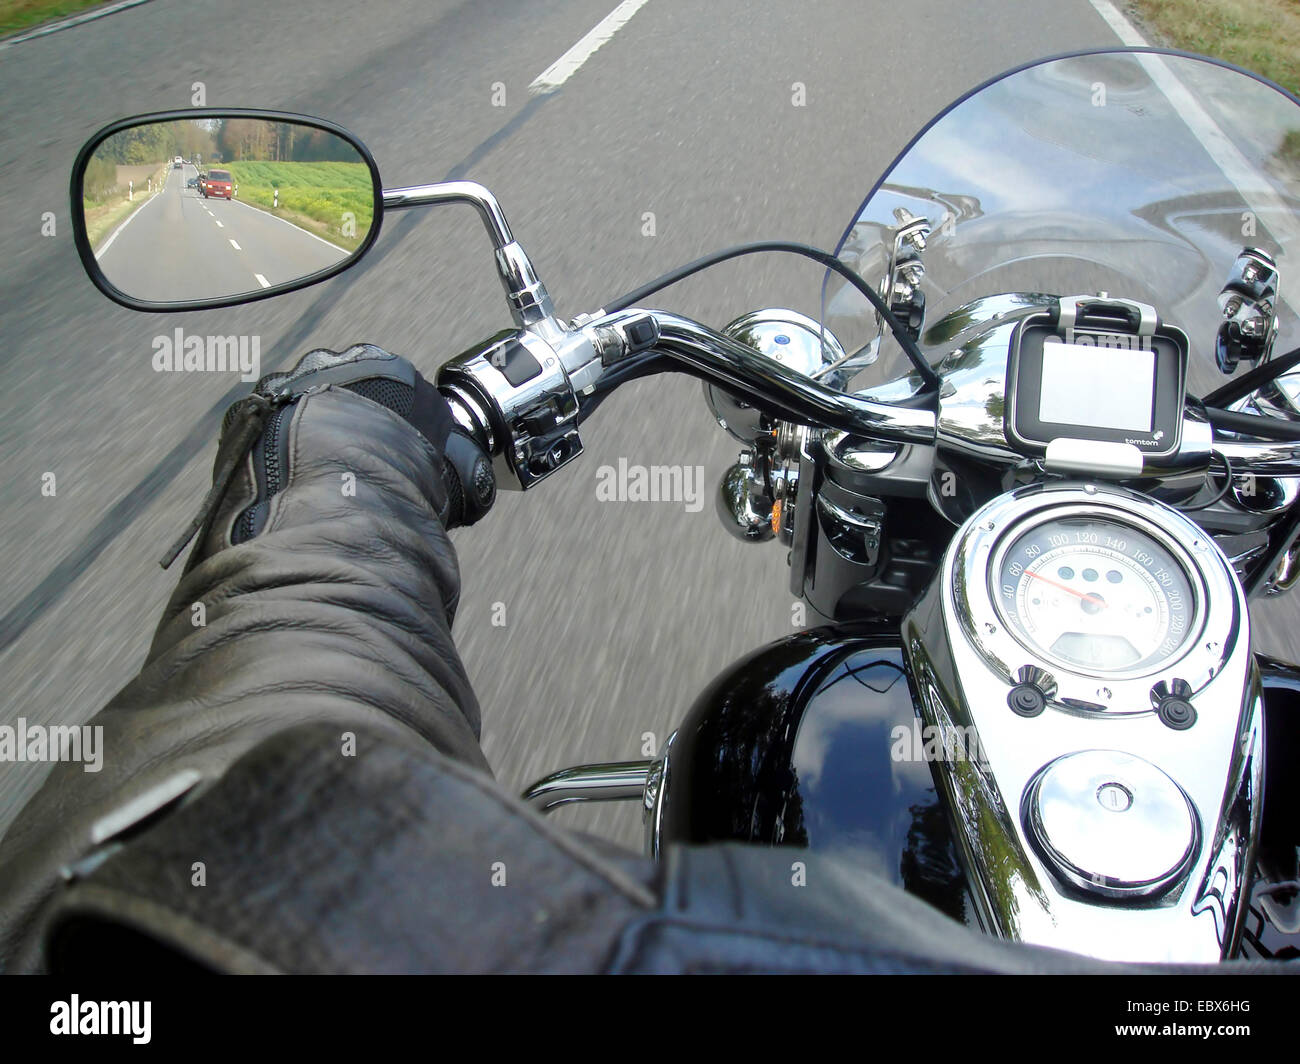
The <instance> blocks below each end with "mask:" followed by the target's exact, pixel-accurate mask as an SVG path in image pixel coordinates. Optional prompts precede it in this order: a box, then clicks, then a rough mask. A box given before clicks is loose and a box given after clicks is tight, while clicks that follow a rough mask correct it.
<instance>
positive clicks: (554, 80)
mask: <svg viewBox="0 0 1300 1064" xmlns="http://www.w3.org/2000/svg"><path fill="white" fill-rule="evenodd" d="M646 2H647V0H623V2H622V3H621V4H619V5H618V7H616V8H614V10H613V11H611V12H610V13H609V14H608V15H606V16H605V17H604V18H603V19H601V20H600V21H599V22H597V23H596V25H595V26H594V27H593V28H592V29H591V30H590V32H588V33H587V35H586V36H585V37H583V38H582V40H580V41H579V42H578V43H577V44H575V45H574V46H573V47H572V48H570V49H569V50H568V51H567V52H565V53H564V54H563V55H562V56H560V58H559V59H557V60H556V61H555V62H554V63H552V64H551V65H550V66H548V67H547V68H546V69H545V70H543V71H542V72H541V73H540V74H538V75H537V77H535V78H534V79H533V81H532V84H531V85H529V86H528V91H529V92H530V93H531V94H532V95H534V96H544V95H545V94H546V93H548V92H555V91H556V89H558V88H559V87H560V86H561V85H563V84H564V83H565V82H566V81H568V80H569V78H571V77H573V75H574V74H575V73H577V71H578V68H579V67H580V66H582V64H583V63H585V62H586V61H587V60H588V59H590V58H591V57H592V56H593V55H595V54H596V49H597V48H599V47H600V46H601V45H602V44H604V43H605V42H606V41H607V40H609V39H610V38H611V37H613V36H614V34H615V33H617V32H618V31H619V30H620V29H622V28H623V26H625V25H626V24H627V23H628V21H629V20H630V19H631V18H632V16H633V15H635V14H636V13H637V12H638V11H640V10H641V8H642V7H644V6H645V4H646Z"/></svg>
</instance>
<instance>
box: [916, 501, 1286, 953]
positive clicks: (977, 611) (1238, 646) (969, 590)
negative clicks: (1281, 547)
mask: <svg viewBox="0 0 1300 1064" xmlns="http://www.w3.org/2000/svg"><path fill="white" fill-rule="evenodd" d="M1067 512H1087V513H1088V514H1089V515H1091V516H1093V517H1097V518H1111V519H1113V520H1115V521H1118V522H1121V523H1123V524H1126V525H1131V526H1136V527H1138V528H1141V529H1142V530H1143V531H1147V532H1150V531H1152V530H1154V532H1155V534H1157V535H1158V537H1159V541H1160V542H1161V543H1162V544H1164V545H1166V546H1168V547H1170V549H1171V553H1173V554H1174V555H1175V557H1176V558H1177V560H1178V561H1179V563H1180V564H1182V565H1184V566H1186V567H1187V569H1188V573H1189V575H1190V576H1192V577H1194V579H1193V581H1192V584H1193V588H1194V594H1195V598H1196V600H1197V601H1196V608H1195V611H1194V613H1193V619H1192V621H1191V623H1190V625H1189V627H1188V636H1187V638H1186V639H1185V640H1184V642H1183V643H1181V644H1180V645H1179V647H1178V648H1177V649H1176V650H1175V651H1174V652H1173V653H1172V655H1170V656H1169V657H1168V658H1166V659H1165V660H1163V661H1160V662H1158V663H1157V664H1156V666H1155V667H1154V668H1153V669H1150V670H1143V669H1140V668H1139V669H1134V670H1130V671H1129V672H1128V673H1123V672H1120V673H1118V674H1117V675H1112V676H1107V677H1106V678H1105V679H1104V681H1103V680H1098V679H1097V678H1096V677H1093V676H1088V675H1086V674H1084V673H1080V672H1075V671H1073V670H1072V669H1070V668H1067V667H1064V666H1062V665H1061V664H1060V663H1058V662H1052V663H1047V662H1044V661H1041V660H1038V659H1036V658H1035V657H1034V655H1033V654H1032V652H1030V651H1029V650H1028V649H1027V648H1026V647H1025V646H1024V645H1023V644H1022V643H1021V642H1020V641H1019V640H1018V639H1017V638H1016V637H1015V636H1014V635H1013V634H1012V633H1011V632H1009V631H1006V630H1005V629H1004V626H1003V621H1002V618H1001V615H1000V614H999V613H998V611H997V609H996V608H995V604H994V600H993V589H992V588H991V587H990V580H989V576H988V574H989V572H990V566H991V565H992V563H993V562H994V559H995V556H996V555H997V554H998V551H999V550H1000V549H1001V550H1005V548H1006V545H1007V543H1008V542H1011V541H1012V540H1014V538H1015V537H1016V536H1017V535H1018V533H1019V531H1020V530H1022V529H1025V528H1028V527H1032V526H1033V525H1034V524H1036V523H1038V522H1041V521H1046V520H1050V519H1051V518H1053V517H1056V516H1059V515H1060V514H1062V513H1067ZM1008 537H1011V538H1010V539H1009V538H1008ZM903 640H904V647H905V652H906V653H907V656H908V661H909V664H910V665H911V667H912V669H913V671H914V676H915V680H916V685H917V690H918V693H919V695H920V703H921V705H920V710H921V714H922V717H923V718H924V719H925V721H926V723H927V724H929V725H932V726H935V727H937V728H940V729H942V730H943V731H944V733H945V734H947V733H949V732H953V733H956V734H958V735H960V736H962V738H963V740H964V744H965V745H964V748H965V749H966V750H969V751H972V754H971V756H969V757H967V758H965V759H953V760H946V761H941V762H935V763H933V764H932V766H931V767H932V769H933V770H934V773H935V779H936V783H937V785H938V787H939V789H940V791H941V793H943V794H944V796H945V798H946V800H947V804H948V808H949V810H950V815H951V817H952V820H953V823H954V829H955V833H956V835H957V837H958V839H959V849H960V851H961V853H962V857H963V863H964V864H965V867H966V870H967V874H968V876H969V877H970V882H971V889H972V894H973V896H974V897H975V899H976V906H977V909H978V915H979V918H980V921H981V923H982V925H983V926H984V927H985V929H986V930H988V931H989V932H991V933H994V934H997V935H1000V936H1002V937H1005V938H1009V939H1015V940H1019V941H1027V942H1034V943H1038V944H1041V945H1049V946H1054V947H1057V948H1063V949H1068V950H1072V951H1075V952H1078V953H1084V954H1088V955H1092V956H1097V957H1101V958H1106V959H1112V960H1127V961H1155V962H1160V961H1217V960H1219V959H1222V958H1224V957H1228V956H1231V955H1232V954H1233V952H1234V951H1235V949H1236V947H1237V943H1238V940H1239V936H1240V931H1241V924H1242V919H1243V917H1244V914H1245V912H1246V906H1245V899H1246V894H1247V890H1248V887H1249V883H1248V882H1247V879H1248V876H1249V868H1250V867H1251V864H1252V861H1253V855H1254V849H1255V845H1256V838H1257V834H1258V825H1259V817H1260V811H1261V808H1260V786H1261V781H1262V771H1263V756H1262V729H1261V722H1260V713H1261V696H1260V683H1259V674H1258V667H1257V665H1256V663H1255V660H1254V656H1253V654H1252V653H1251V649H1250V633H1249V618H1248V614H1247V611H1246V601H1245V594H1244V592H1243V591H1242V589H1241V586H1240V584H1239V583H1238V581H1237V580H1236V578H1235V575H1234V574H1233V573H1232V569H1231V566H1230V564H1229V563H1228V561H1227V559H1226V558H1224V557H1223V555H1222V553H1221V552H1220V551H1219V550H1218V548H1217V547H1216V546H1215V545H1214V544H1213V542H1212V541H1211V540H1210V539H1209V537H1208V536H1206V535H1205V533H1204V532H1202V531H1201V530H1199V529H1198V528H1196V526H1194V525H1193V524H1192V523H1191V522H1190V521H1188V520H1187V519H1186V518H1185V517H1183V516H1182V515H1180V514H1178V513H1177V512H1176V511H1173V510H1171V509H1169V508H1167V507H1164V506H1162V505H1160V504H1157V503H1154V502H1152V501H1151V500H1149V499H1147V498H1145V497H1143V496H1141V495H1137V494H1135V493H1132V492H1129V491H1126V490H1124V489H1119V488H1110V487H1105V488H1103V487H1099V486H1095V485H1086V484H1081V483H1072V484H1071V483H1065V484H1053V485H1032V486H1030V487H1027V488H1022V489H1019V490H1017V491H1015V492H1011V493H1009V494H1007V495H1004V496H1001V497H1000V498H998V499H996V500H994V502H992V503H990V504H988V505H986V506H985V507H983V508H982V509H981V510H979V511H977V512H976V513H975V514H974V515H973V516H972V517H971V518H970V520H968V521H967V522H966V524H965V525H964V526H963V527H962V528H961V529H960V530H959V531H958V533H957V535H956V537H955V538H954V540H953V543H952V545H951V546H950V547H949V550H948V553H947V554H946V556H945V559H944V562H943V564H942V566H941V567H940V570H939V572H938V573H937V574H936V578H935V580H934V582H933V583H932V584H931V586H930V588H929V590H928V591H927V592H926V594H925V595H924V596H923V597H922V599H921V600H920V602H919V603H918V604H917V606H916V607H915V608H914V609H913V610H912V611H911V612H910V613H909V614H908V615H907V617H906V618H905V619H904V623H903ZM1027 680H1030V681H1033V682H1035V683H1038V684H1040V685H1041V688H1042V690H1043V692H1044V697H1043V700H1042V703H1043V704H1042V705H1041V706H1039V707H1037V711H1036V712H1033V711H1031V712H1029V713H1028V715H1022V713H1021V712H1019V711H1013V709H1012V708H1011V707H1010V705H1009V702H1008V699H1009V696H1010V695H1011V693H1012V690H1013V688H1016V687H1017V686H1018V685H1023V684H1024V683H1025V682H1026V681H1027ZM1171 692H1174V693H1178V694H1179V695H1180V696H1185V697H1184V700H1185V701H1186V702H1187V703H1189V704H1190V705H1191V706H1192V707H1193V708H1194V714H1193V723H1192V725H1191V726H1189V727H1184V728H1181V729H1176V728H1175V727H1174V726H1171V725H1170V724H1167V723H1166V722H1165V720H1164V718H1163V717H1162V715H1161V714H1160V713H1159V712H1158V711H1157V705H1156V702H1157V700H1158V698H1160V697H1162V696H1167V695H1168V694H1169V693H1171ZM1085 754H1086V755H1087V757H1086V758H1085V760H1086V761H1090V762H1093V763H1095V765H1099V764H1100V763H1101V762H1102V761H1104V760H1106V759H1108V758H1109V759H1112V760H1113V761H1114V764H1112V765H1111V768H1112V769H1113V771H1112V772H1111V773H1110V775H1112V776H1115V777H1116V778H1115V779H1114V780H1112V779H1106V780H1102V781H1101V782H1100V783H1099V784H1098V788H1097V790H1100V789H1101V788H1102V787H1103V786H1104V785H1106V784H1111V783H1115V784H1118V785H1119V786H1120V787H1121V788H1126V789H1127V790H1128V791H1129V793H1130V795H1131V796H1133V797H1135V798H1136V797H1137V794H1136V792H1137V791H1139V790H1140V789H1141V787H1142V786H1149V787H1152V788H1155V790H1153V791H1152V792H1150V793H1151V794H1152V795H1153V802H1154V801H1155V800H1156V799H1155V796H1156V795H1157V792H1158V795H1159V802H1160V803H1162V810H1163V811H1162V812H1161V813H1160V816H1161V817H1163V818H1165V819H1166V820H1167V821H1168V822H1169V823H1173V822H1174V821H1175V820H1177V817H1176V816H1174V813H1175V812H1176V810H1177V809H1178V806H1177V803H1176V802H1174V801H1173V800H1172V794H1173V793H1174V792H1173V791H1171V790H1170V789H1169V788H1170V787H1172V788H1174V789H1175V790H1176V791H1177V792H1179V793H1181V794H1182V795H1185V798H1186V801H1187V802H1188V803H1189V806H1188V814H1187V821H1186V823H1180V824H1179V825H1178V832H1177V837H1176V838H1174V839H1173V842H1172V843H1171V844H1170V845H1169V846H1168V848H1169V849H1170V851H1171V854H1172V856H1170V855H1168V854H1167V855H1165V856H1166V857H1168V860H1167V861H1166V860H1162V861H1158V862H1156V863H1159V864H1162V865H1163V866H1164V867H1162V868H1160V869H1157V870H1156V873H1155V874H1154V875H1150V874H1149V872H1150V869H1149V868H1147V867H1146V866H1145V865H1144V866H1143V867H1142V868H1138V869H1137V871H1135V872H1132V873H1131V874H1132V875H1135V876H1137V879H1135V880H1128V879H1126V878H1125V876H1126V875H1128V874H1130V873H1129V872H1127V871H1126V870H1127V869H1129V868H1130V865H1131V864H1132V862H1130V861H1128V859H1127V858H1126V857H1125V855H1124V853H1123V852H1121V851H1124V850H1128V851H1129V855H1130V856H1131V848H1132V847H1131V844H1132V839H1133V837H1135V835H1136V834H1141V832H1137V833H1129V836H1130V837H1128V838H1127V839H1125V838H1120V837H1119V835H1118V834H1117V835H1113V836H1112V837H1111V838H1110V839H1109V840H1107V839H1102V840H1094V842H1093V843H1092V844H1090V846H1088V847H1083V849H1082V850H1080V847H1079V844H1078V841H1077V837H1074V838H1073V841H1070V836H1069V832H1068V831H1065V832H1064V834H1061V832H1062V831H1063V830H1064V829H1060V828H1059V827H1058V828H1053V827H1051V826H1050V825H1049V826H1047V832H1048V836H1049V838H1048V841H1049V842H1052V843H1053V845H1049V846H1045V845H1044V826H1045V825H1044V816H1043V814H1042V810H1041V803H1042V795H1043V786H1044V781H1045V779H1046V778H1047V775H1048V774H1049V773H1050V772H1051V770H1052V766H1054V765H1059V764H1061V763H1063V762H1062V759H1065V758H1069V757H1070V756H1072V755H1073V756H1083V755H1085ZM1120 759H1130V760H1126V761H1125V762H1124V763H1125V765H1128V766H1129V768H1130V769H1131V770H1132V771H1133V773H1136V774H1135V775H1133V778H1131V779H1130V778H1127V777H1125V778H1122V779H1121V778H1119V777H1120V776H1122V775H1123V773H1122V772H1120V771H1119V769H1120V765H1119V761H1120ZM1079 764H1083V762H1079ZM1142 766H1148V767H1142ZM1156 773H1158V775H1156ZM1105 774H1106V773H1103V775H1105ZM1131 774H1132V773H1131ZM1138 776H1141V778H1142V780H1143V781H1145V782H1144V783H1141V784H1140V783H1139V782H1138V781H1137V777H1138ZM1161 779H1163V780H1167V781H1168V783H1167V784H1162V783H1160V782H1159V781H1160V780H1161ZM1084 789H1085V790H1086V788H1084ZM1122 797H1124V794H1123V792H1122V791H1117V792H1115V794H1111V793H1110V792H1107V793H1106V794H1105V795H1104V796H1103V797H1101V798H1099V797H1098V795H1097V794H1094V793H1088V794H1083V793H1082V792H1080V797H1079V804H1078V807H1077V808H1078V809H1080V810H1084V812H1081V813H1079V814H1078V815H1080V816H1084V815H1085V813H1086V815H1087V817H1089V818H1091V819H1094V820H1095V819H1097V818H1098V817H1104V815H1106V814H1107V812H1108V810H1107V809H1106V808H1104V807H1102V806H1100V805H1099V806H1098V810H1097V812H1096V813H1093V811H1092V810H1091V809H1090V808H1089V806H1088V803H1092V804H1097V803H1098V802H1101V801H1103V800H1104V799H1105V798H1114V799H1115V802H1114V803H1113V804H1114V805H1116V806H1118V805H1120V804H1123V803H1122V802H1120V801H1119V799H1120V798H1122ZM1166 799H1167V800H1168V801H1166ZM1053 800H1054V801H1061V800H1062V799H1061V793H1060V792H1054V796H1053ZM1036 802H1037V803H1039V806H1040V808H1039V810H1038V813H1037V819H1036V816H1035V808H1034V806H1035V803H1036ZM1135 808H1136V806H1135ZM1059 811H1060V810H1059V808H1058V810H1057V812H1058V814H1059ZM1147 811H1148V812H1151V811H1152V810H1151V809H1150V808H1149V807H1148V809H1147ZM1113 815H1123V816H1127V815H1128V813H1127V812H1124V813H1114V814H1113ZM1171 818H1172V819H1171ZM1054 822H1055V823H1057V824H1058V825H1059V823H1061V822H1062V821H1060V820H1059V817H1058V818H1057V819H1056V820H1055V821H1054ZM1061 838H1064V839H1066V840H1067V841H1066V842H1065V843H1063V844H1062V843H1061V842H1060V839H1061ZM1166 841H1168V840H1166ZM1108 842H1109V843H1113V845H1109V846H1108ZM1067 850H1068V851H1070V852H1066V851H1067ZM1174 850H1177V851H1178V852H1177V853H1172V851H1174ZM1090 864H1091V865H1093V866H1094V867H1088V866H1089V865H1090ZM1133 867H1135V868H1136V866H1133ZM1081 872H1082V873H1084V874H1083V876H1082V881H1081V879H1080V873H1081ZM1144 875H1146V876H1147V878H1146V879H1143V876H1144Z"/></svg>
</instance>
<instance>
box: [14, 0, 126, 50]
mask: <svg viewBox="0 0 1300 1064" xmlns="http://www.w3.org/2000/svg"><path fill="white" fill-rule="evenodd" d="M148 2H149V0H122V2H121V3H119V4H110V5H109V6H108V7H101V8H98V9H96V10H95V11H88V12H86V13H85V14H84V15H73V16H72V17H71V18H65V19H61V20H59V21H58V22H52V23H50V24H49V25H48V26H41V27H39V28H37V29H34V30H30V31H29V32H27V33H20V34H19V35H18V36H17V37H10V38H9V39H8V40H7V41H0V51H3V50H4V49H6V48H8V47H10V46H11V45H14V44H22V42H23V41H31V40H35V39H36V38H37V37H46V36H49V34H51V33H58V32H59V30H70V29H72V27H73V26H80V25H81V24H82V23H83V22H94V21H95V19H97V18H103V17H104V16H105V15H112V14H116V13H117V12H118V11H125V10H126V9H127V8H128V7H138V6H139V5H140V4H147V3H148Z"/></svg>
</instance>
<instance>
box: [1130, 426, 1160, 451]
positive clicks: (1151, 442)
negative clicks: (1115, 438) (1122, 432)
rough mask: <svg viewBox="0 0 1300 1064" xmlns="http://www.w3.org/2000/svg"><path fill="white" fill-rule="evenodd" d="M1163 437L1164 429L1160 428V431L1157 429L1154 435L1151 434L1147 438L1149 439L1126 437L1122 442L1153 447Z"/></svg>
mask: <svg viewBox="0 0 1300 1064" xmlns="http://www.w3.org/2000/svg"><path fill="white" fill-rule="evenodd" d="M1164 438H1165V430H1164V429H1160V431H1158V432H1157V433H1156V434H1155V435H1154V436H1152V437H1151V439H1149V440H1130V439H1126V440H1125V441H1124V442H1125V443H1131V444H1133V445H1134V446H1135V447H1154V446H1156V444H1158V443H1159V442H1160V441H1161V440H1163V439H1164Z"/></svg>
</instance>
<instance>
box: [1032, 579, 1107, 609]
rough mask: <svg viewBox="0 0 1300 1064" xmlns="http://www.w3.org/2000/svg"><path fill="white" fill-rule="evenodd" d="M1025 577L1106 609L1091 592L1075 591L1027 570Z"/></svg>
mask: <svg viewBox="0 0 1300 1064" xmlns="http://www.w3.org/2000/svg"><path fill="white" fill-rule="evenodd" d="M1025 575H1026V576H1032V577H1033V578H1034V579H1035V580H1041V581H1042V582H1043V583H1044V584H1051V585H1052V587H1055V588H1059V589H1060V590H1062V591H1064V592H1065V593H1066V594H1067V595H1073V596H1074V597H1075V598H1078V599H1082V600H1083V601H1084V602H1091V603H1092V604H1093V605H1095V606H1099V607H1100V608H1102V609H1105V608H1106V600H1105V599H1104V598H1102V597H1101V596H1100V595H1094V594H1092V593H1091V592H1084V591H1075V590H1074V588H1072V587H1066V586H1065V585H1064V584H1058V583H1057V582H1056V581H1055V580H1053V579H1052V578H1051V577H1050V576H1039V575H1038V574H1037V573H1031V572H1029V571H1028V570H1026V572H1025Z"/></svg>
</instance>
